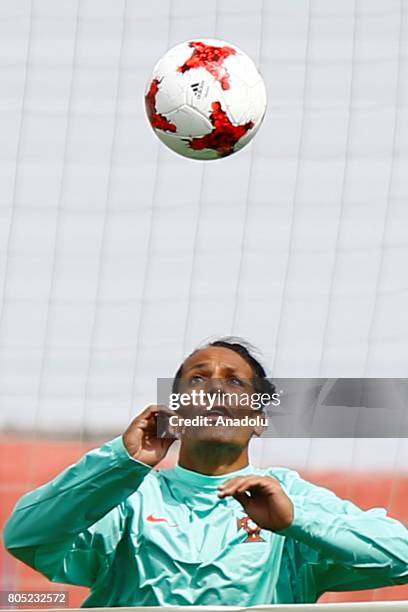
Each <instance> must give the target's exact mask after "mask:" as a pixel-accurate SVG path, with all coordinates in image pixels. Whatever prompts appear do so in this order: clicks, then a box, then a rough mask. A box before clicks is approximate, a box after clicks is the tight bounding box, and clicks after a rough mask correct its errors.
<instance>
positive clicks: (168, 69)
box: [145, 39, 266, 160]
mask: <svg viewBox="0 0 408 612" xmlns="http://www.w3.org/2000/svg"><path fill="white" fill-rule="evenodd" d="M145 106H146V113H147V117H148V119H149V122H150V124H151V126H152V128H153V130H154V132H155V134H156V135H157V136H158V138H159V139H160V140H161V141H162V142H163V143H164V144H165V145H167V146H168V147H169V148H170V149H172V150H173V151H176V153H180V154H181V155H184V156H186V157H190V158H194V159H202V160H203V159H204V160H208V159H219V158H221V157H226V156H227V155H231V153H235V152H236V151H238V150H239V149H242V147H244V146H245V145H246V144H248V142H249V141H250V140H252V138H253V137H254V135H255V134H256V132H257V131H258V129H259V126H260V125H261V123H262V120H263V117H264V115H265V110H266V90H265V84H264V81H263V79H262V77H261V75H260V74H259V72H258V70H257V68H256V66H255V64H254V63H253V61H252V60H251V59H250V58H249V57H248V56H247V55H246V54H245V53H243V52H242V51H241V50H240V49H238V48H237V47H235V46H234V45H231V44H229V43H226V42H224V41H222V40H212V39H195V40H189V41H186V42H183V43H181V44H179V45H177V46H176V47H173V48H172V49H170V50H169V51H167V53H166V54H165V55H164V56H163V57H162V58H161V59H160V60H159V61H158V62H157V64H156V66H155V67H154V69H153V72H152V75H151V77H150V79H149V81H148V83H147V87H146V93H145Z"/></svg>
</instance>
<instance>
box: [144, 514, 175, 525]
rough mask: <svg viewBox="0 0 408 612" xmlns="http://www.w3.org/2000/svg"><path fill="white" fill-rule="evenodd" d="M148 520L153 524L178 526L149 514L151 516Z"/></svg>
mask: <svg viewBox="0 0 408 612" xmlns="http://www.w3.org/2000/svg"><path fill="white" fill-rule="evenodd" d="M146 520H147V521H150V522H151V523H167V524H168V525H169V527H177V525H174V524H171V523H169V521H168V519H166V518H161V517H158V516H154V515H153V514H149V516H147V517H146Z"/></svg>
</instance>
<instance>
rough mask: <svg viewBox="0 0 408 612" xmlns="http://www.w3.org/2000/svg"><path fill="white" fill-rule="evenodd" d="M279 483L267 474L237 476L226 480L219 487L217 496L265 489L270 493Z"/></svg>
mask: <svg viewBox="0 0 408 612" xmlns="http://www.w3.org/2000/svg"><path fill="white" fill-rule="evenodd" d="M279 486H280V485H279V483H278V481H277V480H275V479H274V478H270V477H269V476H237V477H235V478H232V479H231V480H228V481H227V482H225V483H224V484H223V485H220V487H219V493H218V495H219V497H228V496H231V495H235V494H236V493H244V492H245V491H251V489H252V490H253V491H254V492H255V491H256V490H258V491H265V492H270V493H272V492H273V491H274V490H276V489H277V488H278V487H279Z"/></svg>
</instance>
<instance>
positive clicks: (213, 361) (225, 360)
mask: <svg viewBox="0 0 408 612" xmlns="http://www.w3.org/2000/svg"><path fill="white" fill-rule="evenodd" d="M253 376H254V373H253V370H252V367H251V366H250V365H249V364H248V363H247V361H245V359H243V358H242V357H241V356H240V355H238V354H237V353H236V352H235V351H232V350H230V349H227V348H224V347H218V346H212V347H208V348H205V349H201V350H199V351H196V352H195V353H194V354H193V355H191V356H190V357H189V358H188V359H187V360H186V361H185V362H184V365H183V370H182V378H181V379H180V381H179V386H178V393H186V394H189V395H190V396H191V397H195V398H196V403H195V405H194V404H193V402H191V403H190V405H189V406H186V407H180V408H179V409H178V411H177V412H178V414H179V416H182V417H188V418H193V417H194V416H203V417H207V419H208V420H207V423H209V424H208V425H207V426H206V425H202V426H191V427H187V428H186V429H185V431H184V432H183V433H182V435H181V437H182V438H183V437H188V438H194V439H197V440H201V441H202V440H208V441H210V440H211V441H212V442H219V443H234V444H237V445H242V446H245V445H246V444H248V442H249V439H250V438H251V436H252V435H253V433H254V427H251V426H245V425H243V426H241V425H239V426H237V425H234V426H223V425H219V424H218V425H216V423H217V419H218V418H219V417H220V416H222V417H224V418H234V419H236V418H239V417H243V416H245V415H248V416H250V417H254V416H255V415H256V413H255V412H254V410H253V409H252V408H251V405H250V403H251V396H252V394H253V393H254V392H255V389H254V387H253V383H252V379H253ZM197 403H198V405H197ZM218 420H219V419H218Z"/></svg>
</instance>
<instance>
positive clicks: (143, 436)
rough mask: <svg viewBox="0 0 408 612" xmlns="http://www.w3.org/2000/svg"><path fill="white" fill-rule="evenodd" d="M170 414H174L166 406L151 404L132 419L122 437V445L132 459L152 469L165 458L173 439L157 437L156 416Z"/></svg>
mask: <svg viewBox="0 0 408 612" xmlns="http://www.w3.org/2000/svg"><path fill="white" fill-rule="evenodd" d="M172 414H174V412H173V411H172V410H170V409H169V408H167V406H158V405H155V404H152V405H150V406H148V407H147V408H145V410H143V412H142V413H141V414H139V415H138V416H137V417H136V418H135V419H133V421H132V422H131V424H130V425H129V427H128V428H127V429H126V431H125V433H124V434H123V436H122V439H123V443H124V445H125V447H126V449H127V451H128V453H129V455H131V456H132V457H133V459H137V460H138V461H142V462H143V463H146V464H147V465H150V466H152V467H154V466H155V465H156V463H159V461H161V460H162V459H163V458H164V457H165V455H166V453H167V451H168V450H169V448H170V446H171V445H172V443H173V442H174V438H171V437H166V438H159V437H158V435H157V433H158V432H157V416H158V415H163V416H166V415H168V416H171V415H172Z"/></svg>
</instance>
